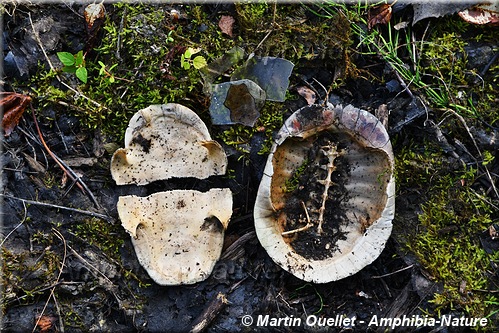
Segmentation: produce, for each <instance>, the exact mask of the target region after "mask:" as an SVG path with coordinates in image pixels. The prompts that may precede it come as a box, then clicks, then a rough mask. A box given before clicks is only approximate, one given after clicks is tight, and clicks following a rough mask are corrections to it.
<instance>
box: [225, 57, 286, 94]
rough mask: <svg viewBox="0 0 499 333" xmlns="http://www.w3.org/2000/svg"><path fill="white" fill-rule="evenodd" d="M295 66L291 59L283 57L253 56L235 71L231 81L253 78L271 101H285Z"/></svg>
mask: <svg viewBox="0 0 499 333" xmlns="http://www.w3.org/2000/svg"><path fill="white" fill-rule="evenodd" d="M294 66H295V65H294V64H293V63H292V62H291V61H289V60H286V59H282V58H275V57H263V58H260V57H253V58H250V59H249V60H248V61H247V62H246V64H245V65H244V66H242V67H240V68H238V69H237V70H236V71H234V74H232V77H231V81H237V80H241V79H249V80H252V81H254V82H256V83H257V84H258V85H259V86H260V87H262V89H263V90H265V93H266V94H267V99H268V100H269V101H276V102H284V100H285V99H286V91H287V90H288V86H289V77H290V75H291V72H292V71H293V67H294Z"/></svg>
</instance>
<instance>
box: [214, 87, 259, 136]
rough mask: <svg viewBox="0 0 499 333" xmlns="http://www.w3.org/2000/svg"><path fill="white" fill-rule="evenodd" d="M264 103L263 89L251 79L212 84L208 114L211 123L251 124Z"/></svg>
mask: <svg viewBox="0 0 499 333" xmlns="http://www.w3.org/2000/svg"><path fill="white" fill-rule="evenodd" d="M264 104H265V91H263V90H262V88H260V87H259V86H258V85H257V84H256V83H255V82H253V81H251V80H239V81H232V82H224V83H220V84H216V85H214V86H213V93H212V96H211V104H210V115H211V119H212V122H213V124H215V125H229V124H235V123H239V124H243V125H246V126H253V125H254V124H255V122H256V120H257V119H258V117H259V116H260V110H261V109H262V107H263V105H264Z"/></svg>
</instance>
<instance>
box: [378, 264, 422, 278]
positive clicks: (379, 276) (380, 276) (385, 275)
mask: <svg viewBox="0 0 499 333" xmlns="http://www.w3.org/2000/svg"><path fill="white" fill-rule="evenodd" d="M412 267H414V264H412V265H409V266H407V267H404V268H401V269H398V270H396V271H395V272H391V273H387V274H383V275H377V276H371V279H381V278H384V277H387V276H390V275H393V274H397V273H400V272H403V271H406V270H408V269H410V268H412Z"/></svg>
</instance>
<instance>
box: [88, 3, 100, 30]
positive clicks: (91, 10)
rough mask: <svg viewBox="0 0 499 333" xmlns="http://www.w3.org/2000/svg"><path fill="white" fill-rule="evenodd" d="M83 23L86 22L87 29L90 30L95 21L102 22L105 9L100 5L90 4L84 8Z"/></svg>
mask: <svg viewBox="0 0 499 333" xmlns="http://www.w3.org/2000/svg"><path fill="white" fill-rule="evenodd" d="M83 14H84V15H85V21H87V28H88V29H89V30H91V29H92V28H93V26H94V23H95V21H96V20H104V16H105V9H104V5H103V4H102V3H99V4H90V5H88V6H87V7H85V12H84V13H83Z"/></svg>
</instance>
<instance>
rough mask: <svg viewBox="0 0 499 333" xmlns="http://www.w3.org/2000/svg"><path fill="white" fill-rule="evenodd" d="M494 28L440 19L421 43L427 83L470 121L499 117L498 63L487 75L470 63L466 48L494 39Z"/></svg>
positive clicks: (454, 18)
mask: <svg viewBox="0 0 499 333" xmlns="http://www.w3.org/2000/svg"><path fill="white" fill-rule="evenodd" d="M493 38H494V30H493V29H490V28H488V29H487V28H486V27H476V26H474V25H472V24H468V23H466V22H463V20H461V19H460V18H459V17H448V18H445V19H442V20H438V21H437V22H436V25H435V27H434V30H432V33H431V34H430V35H429V37H428V40H427V41H425V42H424V43H422V46H423V48H422V50H423V51H422V53H421V62H420V64H418V71H420V73H421V77H423V79H424V80H425V82H426V83H427V84H428V85H429V86H431V87H433V88H434V89H436V90H438V91H440V92H441V94H444V95H445V96H446V97H447V100H448V106H449V107H450V108H452V109H454V110H455V111H457V112H458V113H460V114H461V115H463V116H465V117H466V119H467V120H468V121H470V124H472V122H473V120H474V119H482V120H484V121H486V122H488V123H490V124H495V123H497V121H498V120H499V115H498V114H497V112H495V110H496V109H497V107H499V104H498V100H497V98H495V96H496V92H497V90H498V88H499V86H498V83H499V79H498V77H499V65H497V64H495V65H493V66H491V67H490V68H489V70H488V71H487V72H486V73H485V75H483V74H480V71H481V70H482V68H473V67H471V66H470V62H469V59H468V53H467V49H466V47H468V46H471V48H472V49H476V48H477V47H479V46H480V42H481V41H491V40H493Z"/></svg>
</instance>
